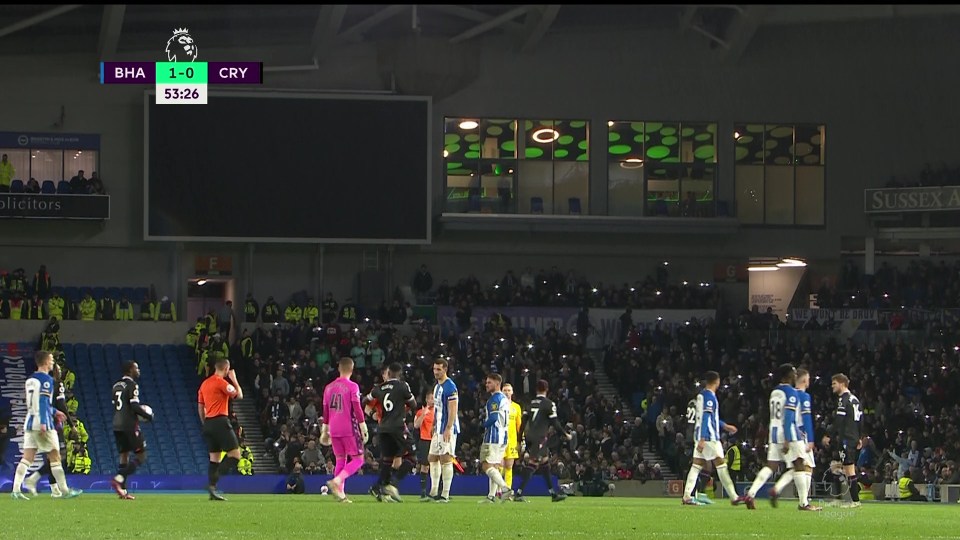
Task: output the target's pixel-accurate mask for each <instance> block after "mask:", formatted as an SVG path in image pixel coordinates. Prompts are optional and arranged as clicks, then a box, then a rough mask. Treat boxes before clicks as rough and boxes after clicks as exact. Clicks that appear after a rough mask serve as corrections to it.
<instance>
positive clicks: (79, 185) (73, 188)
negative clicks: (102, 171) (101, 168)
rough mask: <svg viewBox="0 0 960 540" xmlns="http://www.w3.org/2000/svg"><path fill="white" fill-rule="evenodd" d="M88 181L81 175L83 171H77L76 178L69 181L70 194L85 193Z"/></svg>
mask: <svg viewBox="0 0 960 540" xmlns="http://www.w3.org/2000/svg"><path fill="white" fill-rule="evenodd" d="M89 184H90V181H89V180H87V177H86V176H84V175H83V169H81V170H79V171H77V174H76V176H74V177H73V178H71V179H70V192H71V193H74V194H78V193H87V187H88V186H89Z"/></svg>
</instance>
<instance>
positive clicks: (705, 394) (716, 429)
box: [682, 371, 744, 506]
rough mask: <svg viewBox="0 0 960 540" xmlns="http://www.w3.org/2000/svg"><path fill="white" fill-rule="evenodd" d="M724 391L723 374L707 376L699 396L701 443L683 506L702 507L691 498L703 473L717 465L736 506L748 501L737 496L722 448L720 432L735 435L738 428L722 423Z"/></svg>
mask: <svg viewBox="0 0 960 540" xmlns="http://www.w3.org/2000/svg"><path fill="white" fill-rule="evenodd" d="M719 387H720V374H719V373H717V372H716V371H708V372H706V373H704V375H703V390H702V391H701V392H700V393H699V394H697V401H696V418H695V419H696V423H695V427H694V430H693V433H694V437H695V438H696V439H697V441H696V443H695V446H694V449H693V464H692V465H691V466H690V472H688V473H687V482H686V485H684V488H683V500H682V502H683V504H689V505H694V506H699V505H700V504H701V503H700V502H699V501H697V500H696V499H694V498H693V497H691V495H692V493H693V488H694V486H696V484H697V478H698V477H699V476H700V471H701V470H703V468H704V467H706V466H707V463H713V465H714V466H716V468H717V476H719V477H720V482H721V483H722V484H723V489H724V490H725V491H726V492H727V496H728V497H730V502H731V503H733V504H734V505H736V504H740V503H741V502H743V501H744V499H743V498H742V497H738V496H737V488H736V486H734V484H733V479H732V478H730V471H728V470H727V462H726V461H725V460H724V452H723V446H722V445H721V444H720V432H721V431H726V432H727V433H729V434H731V435H733V434H735V433H736V432H737V428H736V426H733V425H730V424H727V423H725V422H724V421H723V420H720V402H719V401H717V394H716V391H717V388H719Z"/></svg>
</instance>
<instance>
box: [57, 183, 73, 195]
mask: <svg viewBox="0 0 960 540" xmlns="http://www.w3.org/2000/svg"><path fill="white" fill-rule="evenodd" d="M57 193H60V194H64V193H70V182H67V181H66V180H61V181H59V182H57Z"/></svg>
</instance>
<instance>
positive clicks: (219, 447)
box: [203, 416, 240, 453]
mask: <svg viewBox="0 0 960 540" xmlns="http://www.w3.org/2000/svg"><path fill="white" fill-rule="evenodd" d="M203 441H204V442H205V443H207V451H208V452H211V453H212V452H229V451H231V450H235V449H237V448H239V447H240V443H239V442H238V441H237V434H236V433H235V432H234V431H233V426H232V425H230V419H229V418H227V417H226V416H214V417H212V418H207V419H205V420H204V421H203Z"/></svg>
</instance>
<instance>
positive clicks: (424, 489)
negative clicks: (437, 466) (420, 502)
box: [420, 471, 427, 496]
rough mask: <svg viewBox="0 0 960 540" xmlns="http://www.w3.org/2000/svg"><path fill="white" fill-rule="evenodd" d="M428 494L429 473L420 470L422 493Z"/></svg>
mask: <svg viewBox="0 0 960 540" xmlns="http://www.w3.org/2000/svg"><path fill="white" fill-rule="evenodd" d="M426 494H427V473H425V472H423V471H420V495H421V496H423V495H426Z"/></svg>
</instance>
